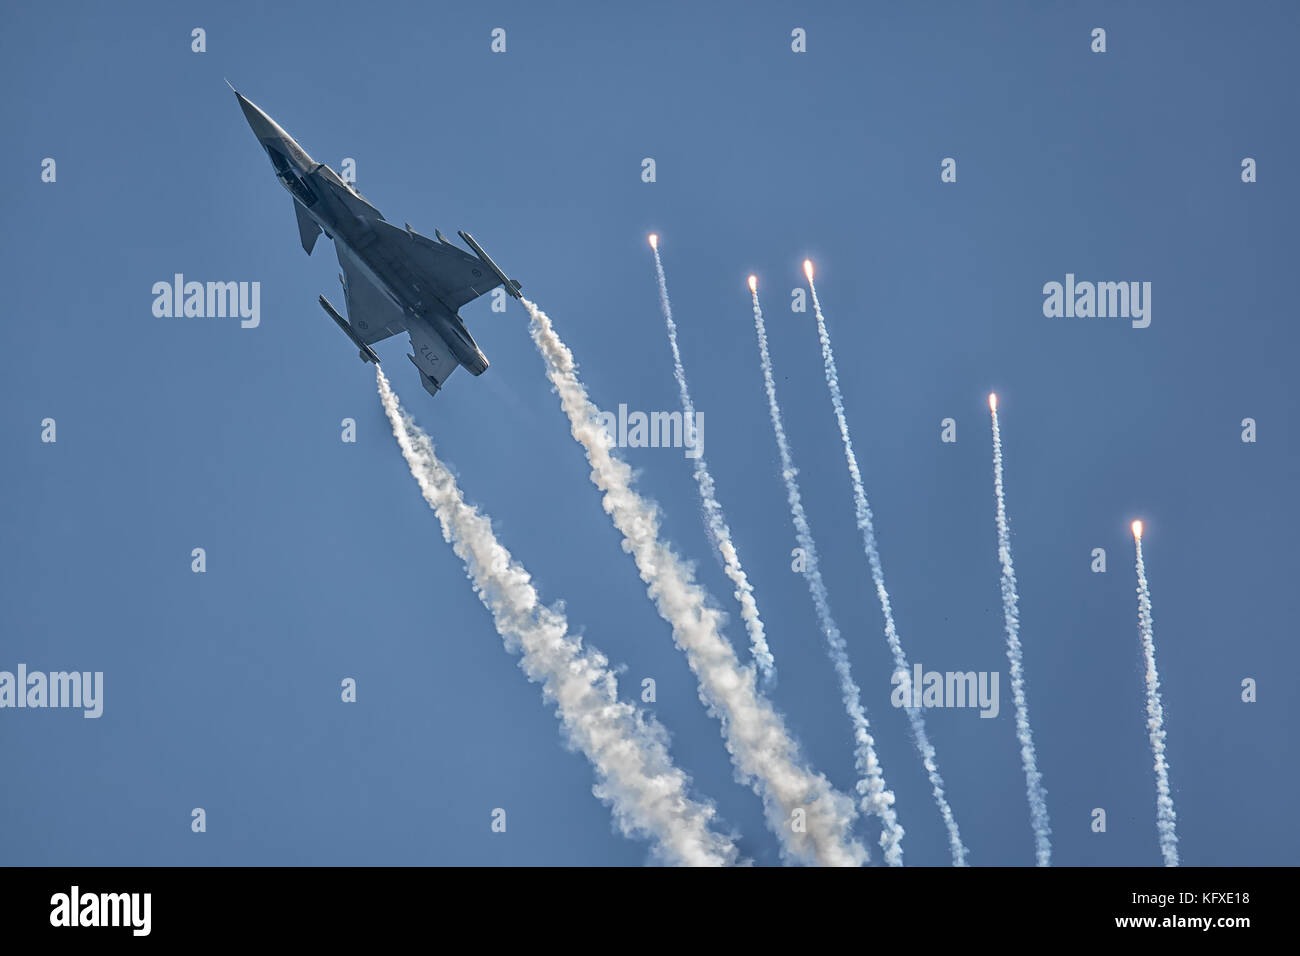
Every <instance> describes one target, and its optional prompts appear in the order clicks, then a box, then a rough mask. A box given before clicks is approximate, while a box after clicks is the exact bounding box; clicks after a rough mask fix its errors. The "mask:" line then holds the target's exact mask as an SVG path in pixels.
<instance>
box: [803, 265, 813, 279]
mask: <svg viewBox="0 0 1300 956" xmlns="http://www.w3.org/2000/svg"><path fill="white" fill-rule="evenodd" d="M803 274H804V275H806V276H807V277H808V281H809V282H812V260H811V259H805V260H804V261H803Z"/></svg>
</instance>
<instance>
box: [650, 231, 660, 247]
mask: <svg viewBox="0 0 1300 956" xmlns="http://www.w3.org/2000/svg"><path fill="white" fill-rule="evenodd" d="M650 248H651V249H658V248H659V237H658V236H656V235H655V234H654V233H653V232H652V233H650Z"/></svg>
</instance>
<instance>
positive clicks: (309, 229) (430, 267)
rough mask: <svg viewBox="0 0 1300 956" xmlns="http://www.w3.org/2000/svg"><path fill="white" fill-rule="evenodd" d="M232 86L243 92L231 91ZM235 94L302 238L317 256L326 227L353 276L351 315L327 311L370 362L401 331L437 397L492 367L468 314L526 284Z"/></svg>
mask: <svg viewBox="0 0 1300 956" xmlns="http://www.w3.org/2000/svg"><path fill="white" fill-rule="evenodd" d="M230 88H231V89H232V90H234V89H235V88H234V87H233V86H231V87H230ZM235 96H236V98H238V100H239V106H240V108H241V109H242V110H243V111H244V117H245V118H246V119H247V120H248V125H249V126H251V127H252V128H253V132H254V133H255V134H256V136H257V140H258V142H259V143H261V144H262V148H263V149H265V150H266V153H267V155H268V156H269V157H270V158H271V165H272V166H274V167H275V175H276V178H277V179H279V180H280V184H281V185H282V186H284V188H285V189H287V190H288V191H289V193H290V195H292V196H293V211H294V215H296V216H297V217H298V237H299V238H300V239H301V240H302V247H303V249H305V250H306V252H307V255H311V251H312V248H313V247H314V246H315V245H316V239H317V238H318V237H319V236H320V234H321V232H322V231H323V232H324V233H325V235H326V236H328V237H329V238H331V239H333V240H334V249H335V251H336V252H337V253H338V257H339V265H340V266H342V267H343V274H342V275H340V276H339V281H340V282H342V283H343V299H344V304H345V306H346V308H347V312H348V316H347V318H346V319H345V318H344V317H343V316H342V315H340V314H339V312H338V310H337V309H335V308H334V306H333V305H332V304H331V303H330V301H329V300H328V299H326V298H325V296H323V295H322V296H321V297H320V304H321V308H323V309H324V310H325V312H326V314H327V315H328V316H329V317H330V318H331V319H333V320H334V321H335V322H336V323H337V324H338V327H339V328H340V329H342V330H343V333H344V334H345V335H346V336H347V337H348V338H349V339H351V340H352V344H354V345H355V346H356V347H357V348H358V349H359V350H360V354H361V360H362V361H363V362H374V363H375V364H376V365H378V364H379V356H378V355H376V354H375V350H374V349H373V348H371V346H372V345H374V344H375V343H376V342H378V341H380V340H381V339H386V338H388V337H389V336H390V335H397V334H398V333H399V332H406V333H407V334H408V335H409V336H410V337H411V348H412V350H413V353H408V354H407V358H409V359H410V360H411V364H413V365H414V366H415V367H416V369H417V370H419V373H420V381H421V382H422V383H423V385H424V387H425V389H426V390H427V391H428V392H429V394H430V395H437V394H438V391H439V389H441V388H442V384H443V382H445V381H447V376H449V375H450V374H451V373H452V372H454V371H455V370H456V366H458V365H463V366H465V368H467V369H469V372H470V374H471V375H482V374H483V372H484V371H485V370H486V369H487V367H488V360H487V356H486V355H484V354H483V351H482V349H480V348H479V347H478V343H477V342H475V341H474V337H473V336H471V335H470V334H469V330H468V329H466V328H465V323H464V322H463V321H462V320H461V317H460V315H459V314H458V311H457V310H459V309H460V307H461V306H463V305H465V303H467V302H472V301H473V300H474V299H476V298H478V297H479V296H481V295H483V294H484V293H486V292H490V291H491V290H492V289H495V288H496V287H497V286H499V285H500V286H504V287H505V291H506V292H507V293H509V294H510V295H512V296H514V297H515V298H516V299H518V298H521V296H520V294H519V290H520V288H522V287H521V286H520V284H519V283H518V282H516V281H514V280H513V279H509V278H507V277H506V274H505V273H504V272H502V271H501V269H500V268H498V267H497V264H496V263H495V262H493V261H492V259H491V258H490V257H489V256H488V254H487V253H486V252H484V251H483V247H482V246H480V245H479V244H478V243H477V242H475V241H474V239H473V237H472V236H470V235H468V234H467V233H464V232H461V233H459V235H460V237H461V238H462V239H464V240H465V242H466V244H467V245H468V246H469V247H470V248H471V249H473V250H474V255H470V254H469V253H468V252H465V251H464V250H463V249H461V248H460V247H458V246H455V245H453V244H452V243H450V242H448V241H447V240H446V238H444V237H443V235H442V233H440V232H439V231H438V230H436V229H435V230H434V231H433V234H434V236H435V237H436V240H435V239H429V238H427V237H425V236H422V235H420V234H419V233H418V232H416V231H415V230H413V229H412V228H411V227H410V225H409V224H407V226H406V228H404V229H399V228H398V227H397V226H394V225H393V224H392V223H390V222H388V221H387V220H385V219H384V217H383V215H382V214H381V213H380V212H379V210H378V209H376V208H375V207H374V206H372V205H370V203H369V202H367V201H366V199H365V198H364V197H363V196H362V195H361V194H360V193H359V192H357V190H356V188H355V187H354V186H353V185H352V184H350V183H348V182H345V181H344V180H343V179H342V178H341V177H340V176H339V175H338V173H336V172H334V170H332V169H330V168H329V167H328V166H326V165H325V164H324V163H318V162H316V161H314V160H313V159H312V158H311V157H310V156H308V155H307V153H306V151H305V150H303V148H302V147H301V146H299V145H298V144H297V143H296V142H295V141H294V139H293V137H292V136H290V135H289V134H288V133H286V132H285V131H284V130H283V129H281V128H280V127H279V126H278V125H277V124H276V122H275V120H273V119H271V117H269V116H267V115H266V114H265V113H263V112H262V111H261V110H260V109H258V108H257V106H255V105H254V104H253V103H251V102H249V101H248V100H247V99H246V98H245V97H244V96H242V95H241V94H240V92H239V91H238V90H235Z"/></svg>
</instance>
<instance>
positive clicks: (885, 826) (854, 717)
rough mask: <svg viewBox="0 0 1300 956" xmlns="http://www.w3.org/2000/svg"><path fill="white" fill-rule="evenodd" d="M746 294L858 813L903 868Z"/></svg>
mask: <svg viewBox="0 0 1300 956" xmlns="http://www.w3.org/2000/svg"><path fill="white" fill-rule="evenodd" d="M749 291H750V294H751V295H752V296H753V299H754V327H755V329H757V331H758V353H759V357H760V359H761V360H762V365H763V384H764V385H765V386H766V388H767V404H768V410H769V411H770V412H771V415H772V430H773V431H774V432H775V433H776V447H777V449H778V451H779V452H780V454H781V477H782V478H784V479H785V491H786V498H787V499H788V500H789V503H790V518H791V520H793V522H794V529H795V538H796V540H797V541H798V542H799V547H800V548H802V549H803V552H804V556H805V565H804V567H805V570H804V577H805V578H807V580H808V591H809V592H810V593H811V594H812V599H813V604H814V605H815V606H816V608H817V618H818V620H819V621H820V622H821V627H822V632H823V633H824V634H825V635H826V643H827V645H828V653H829V654H830V658H831V663H832V664H833V665H834V666H835V672H836V673H837V674H839V678H840V694H841V696H842V698H843V700H844V709H845V710H846V711H848V715H849V720H850V721H852V723H853V741H854V744H855V746H854V764H855V765H856V766H857V769H858V773H859V774H860V775H861V777H862V779H860V780H859V781H858V786H857V789H858V793H859V794H861V795H862V809H863V810H864V811H865V812H868V813H873V814H875V815H876V816H877V817H879V818H880V821H881V824H882V827H881V834H880V845H881V847H882V848H883V849H884V854H885V862H886V863H888V864H889V865H890V866H902V865H903V844H902V840H903V828H902V827H901V826H899V824H898V818H897V815H896V814H895V813H894V794H893V792H892V791H890V790H887V789H885V776H884V773H883V771H882V770H881V769H880V761H879V760H878V759H877V758H876V742H875V741H874V740H873V739H872V737H871V728H870V725H869V724H868V723H867V712H866V710H865V708H863V706H862V692H861V690H859V689H858V685H857V683H856V682H855V681H854V680H853V672H852V669H851V668H850V665H849V654H848V650H847V646H846V644H845V642H844V638H843V636H841V634H840V629H839V626H838V625H837V624H836V623H835V618H834V616H833V615H832V614H831V605H830V598H829V596H828V595H827V593H826V583H825V582H824V581H823V580H822V572H821V567H820V565H819V564H818V563H817V545H816V544H814V543H813V536H812V529H811V528H809V526H808V517H807V515H805V514H804V510H803V499H802V498H801V497H800V495H799V485H798V482H797V481H796V480H795V476H796V475H797V474H798V472H797V471H796V470H795V467H794V460H793V458H792V456H791V454H790V444H789V442H787V441H786V437H785V426H784V425H782V424H781V407H780V406H779V405H778V404H777V401H776V382H775V381H774V380H773V377H772V358H771V356H770V355H769V354H768V351H767V328H766V327H765V326H764V325H763V310H762V308H760V306H759V304H758V280H757V279H755V278H754V276H750V277H749Z"/></svg>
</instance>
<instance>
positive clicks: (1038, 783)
mask: <svg viewBox="0 0 1300 956" xmlns="http://www.w3.org/2000/svg"><path fill="white" fill-rule="evenodd" d="M989 408H990V410H991V411H992V413H993V494H994V497H996V498H997V508H998V511H997V526H998V561H1000V562H1001V564H1002V617H1003V620H1004V621H1005V622H1006V629H1007V660H1008V661H1009V662H1010V664H1011V696H1012V698H1013V699H1014V700H1015V704H1016V737H1017V738H1018V739H1019V741H1020V762H1021V764H1023V765H1024V768H1025V791H1026V793H1027V794H1028V797H1029V822H1030V825H1031V826H1033V828H1034V855H1035V857H1036V859H1037V865H1038V866H1051V865H1052V844H1051V840H1050V839H1049V837H1050V836H1051V833H1052V828H1051V826H1050V824H1049V823H1048V820H1047V791H1046V790H1045V789H1044V788H1043V775H1042V774H1041V773H1039V772H1038V755H1037V753H1036V752H1035V751H1034V735H1033V732H1032V731H1031V730H1030V729H1029V704H1028V703H1027V702H1026V700H1025V674H1024V656H1023V654H1022V652H1021V648H1020V607H1019V605H1020V597H1019V595H1018V594H1017V593H1016V570H1015V568H1014V567H1013V566H1012V564H1011V530H1010V528H1009V526H1008V524H1007V503H1006V497H1005V495H1004V494H1003V490H1002V433H1001V431H999V429H998V406H997V398H996V397H995V396H990V397H989Z"/></svg>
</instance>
